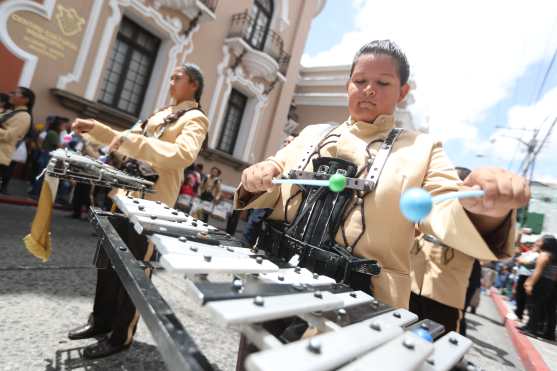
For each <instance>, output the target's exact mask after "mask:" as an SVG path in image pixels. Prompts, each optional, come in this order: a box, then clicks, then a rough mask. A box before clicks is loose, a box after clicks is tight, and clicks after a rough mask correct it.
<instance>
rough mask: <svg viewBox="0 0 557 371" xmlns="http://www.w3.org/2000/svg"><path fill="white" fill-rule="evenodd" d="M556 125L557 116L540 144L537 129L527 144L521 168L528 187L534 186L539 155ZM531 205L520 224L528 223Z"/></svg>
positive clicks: (524, 212) (526, 209)
mask: <svg viewBox="0 0 557 371" xmlns="http://www.w3.org/2000/svg"><path fill="white" fill-rule="evenodd" d="M548 118H549V117H548ZM544 121H545V120H544ZM556 124H557V116H555V118H554V120H553V122H552V123H551V126H550V127H549V129H548V130H547V132H546V133H545V136H544V137H543V139H542V140H541V141H540V142H538V139H537V137H538V134H539V132H540V129H536V131H535V133H534V135H533V136H532V139H530V141H529V142H528V143H527V147H528V148H527V152H526V156H524V159H523V160H522V163H521V165H520V166H521V174H522V176H523V177H525V178H526V179H528V185H531V184H532V178H533V176H534V168H535V166H536V158H537V157H538V154H539V153H540V151H541V150H542V148H543V147H544V145H545V143H546V142H547V140H548V139H549V137H550V136H551V133H552V132H553V128H554V127H555V125H556ZM542 125H543V124H542ZM540 128H541V126H540ZM517 139H518V138H517ZM538 143H539V145H538ZM529 205H530V203H529V202H528V204H526V206H525V207H524V209H523V212H522V217H521V218H520V219H521V220H520V224H524V222H525V221H526V218H527V216H528V207H529Z"/></svg>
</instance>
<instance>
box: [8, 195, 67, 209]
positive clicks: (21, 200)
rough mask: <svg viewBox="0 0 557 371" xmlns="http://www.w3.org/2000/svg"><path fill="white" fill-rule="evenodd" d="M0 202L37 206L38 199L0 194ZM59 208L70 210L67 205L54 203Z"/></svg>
mask: <svg viewBox="0 0 557 371" xmlns="http://www.w3.org/2000/svg"><path fill="white" fill-rule="evenodd" d="M0 204H11V205H21V206H33V207H36V206H37V201H35V200H33V199H32V198H23V197H14V196H2V195H0ZM54 208H55V209H57V210H66V211H68V210H70V209H69V208H68V207H66V206H61V205H56V204H55V205H54Z"/></svg>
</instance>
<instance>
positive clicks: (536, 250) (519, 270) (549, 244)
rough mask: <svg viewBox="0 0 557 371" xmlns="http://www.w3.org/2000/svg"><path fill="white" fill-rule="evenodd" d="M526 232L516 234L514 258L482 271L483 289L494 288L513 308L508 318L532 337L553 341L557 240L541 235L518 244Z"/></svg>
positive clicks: (491, 264) (556, 286)
mask: <svg viewBox="0 0 557 371" xmlns="http://www.w3.org/2000/svg"><path fill="white" fill-rule="evenodd" d="M525 234H529V231H528V229H525V230H523V231H522V233H521V234H519V237H518V240H517V246H518V247H519V248H518V250H517V253H516V255H515V256H513V257H512V258H511V259H508V260H504V261H499V262H490V263H487V264H485V265H484V266H483V268H482V287H483V289H490V288H491V287H495V288H496V289H497V290H499V292H500V293H501V294H502V295H504V296H505V297H507V298H508V300H509V301H511V303H512V304H513V305H514V312H511V313H510V314H509V316H508V319H510V320H516V321H518V322H519V324H520V325H521V326H519V330H521V331H522V332H523V333H525V334H527V335H531V336H538V337H541V338H544V339H547V340H551V341H554V340H555V325H556V310H557V239H556V238H555V236H553V235H549V234H547V235H543V236H541V237H540V238H538V239H537V240H536V241H535V242H533V243H532V242H526V243H525V242H521V237H522V236H523V235H525Z"/></svg>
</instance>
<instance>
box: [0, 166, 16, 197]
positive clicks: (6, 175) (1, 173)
mask: <svg viewBox="0 0 557 371" xmlns="http://www.w3.org/2000/svg"><path fill="white" fill-rule="evenodd" d="M14 168H15V161H12V162H11V163H10V164H9V165H0V191H1V192H4V193H6V192H8V183H9V182H10V179H11V178H12V173H13V171H14Z"/></svg>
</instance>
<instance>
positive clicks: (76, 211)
mask: <svg viewBox="0 0 557 371" xmlns="http://www.w3.org/2000/svg"><path fill="white" fill-rule="evenodd" d="M90 195H91V185H90V184H86V183H77V184H76V185H75V189H74V192H73V200H72V209H73V216H74V217H75V218H81V210H82V208H83V206H85V207H86V208H88V207H89V206H91V197H90Z"/></svg>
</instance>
